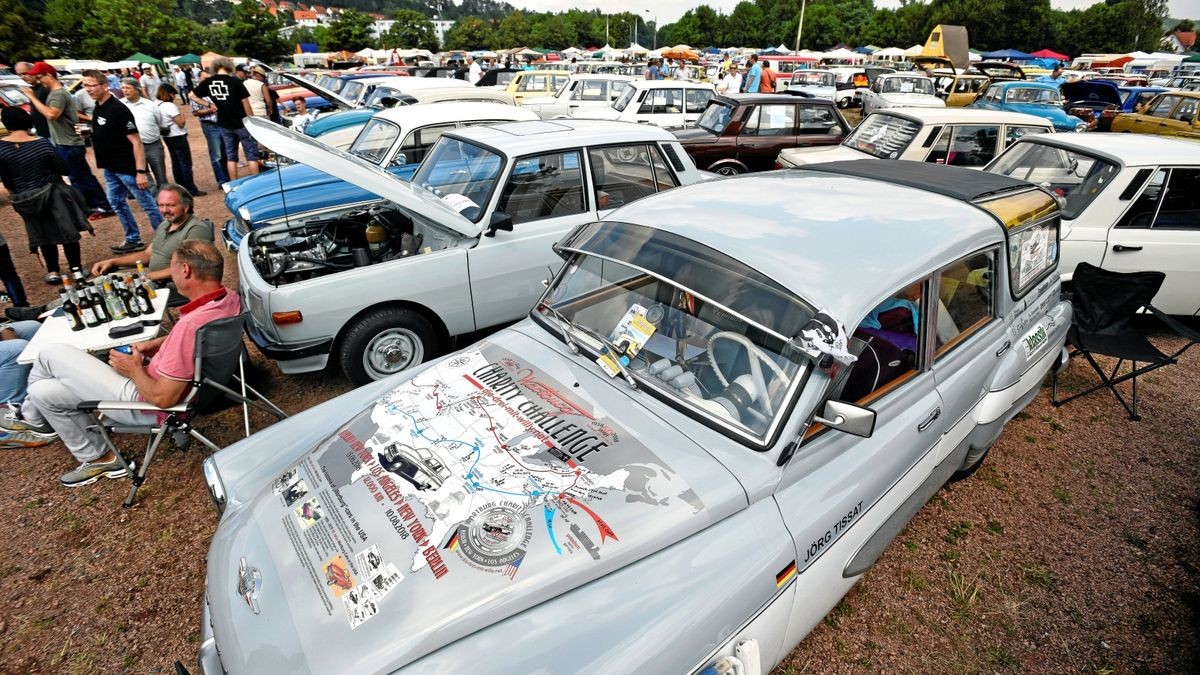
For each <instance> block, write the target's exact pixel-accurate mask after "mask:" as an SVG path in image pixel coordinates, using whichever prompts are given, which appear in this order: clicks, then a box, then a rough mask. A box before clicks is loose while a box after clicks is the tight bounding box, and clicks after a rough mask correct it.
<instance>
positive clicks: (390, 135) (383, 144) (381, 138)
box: [350, 119, 400, 166]
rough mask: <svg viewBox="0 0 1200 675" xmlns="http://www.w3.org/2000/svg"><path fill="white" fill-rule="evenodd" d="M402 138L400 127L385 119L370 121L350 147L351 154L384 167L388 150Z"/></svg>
mask: <svg viewBox="0 0 1200 675" xmlns="http://www.w3.org/2000/svg"><path fill="white" fill-rule="evenodd" d="M399 137H400V127H398V126H396V125H395V124H393V123H391V122H388V121H387V120H383V119H372V120H369V121H368V122H367V124H366V126H364V127H363V128H362V131H360V132H358V137H357V138H355V139H354V143H352V144H351V145H350V154H352V155H358V156H359V157H362V158H363V159H365V160H367V161H368V162H371V163H372V164H379V165H381V166H382V165H383V163H384V160H385V159H387V154H388V150H389V149H390V148H391V147H392V144H393V143H395V142H396V139H397V138H399Z"/></svg>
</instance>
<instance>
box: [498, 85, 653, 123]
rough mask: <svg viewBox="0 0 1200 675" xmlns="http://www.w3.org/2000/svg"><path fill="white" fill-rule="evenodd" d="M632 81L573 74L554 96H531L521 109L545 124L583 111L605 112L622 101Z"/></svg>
mask: <svg viewBox="0 0 1200 675" xmlns="http://www.w3.org/2000/svg"><path fill="white" fill-rule="evenodd" d="M632 81H633V78H632V77H630V76H628V75H609V74H602V73H585V74H579V73H576V74H574V75H571V76H570V79H569V80H567V82H566V84H564V85H563V86H562V87H560V88H559V90H558V93H556V94H554V95H553V96H530V97H528V98H524V99H522V100H521V106H522V107H524V108H527V109H529V110H532V111H533V112H535V113H537V114H538V116H539V117H541V118H542V119H544V120H549V119H561V118H565V117H571V116H572V115H573V114H574V113H575V111H576V110H580V109H582V108H607V107H609V106H611V105H612V104H613V101H615V100H617V99H618V98H620V97H621V93H622V92H623V91H625V87H627V86H629V83H630V82H632Z"/></svg>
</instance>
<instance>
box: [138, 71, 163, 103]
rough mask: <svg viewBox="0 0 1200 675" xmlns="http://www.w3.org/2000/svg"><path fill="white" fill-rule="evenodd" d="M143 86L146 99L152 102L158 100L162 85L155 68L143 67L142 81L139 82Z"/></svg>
mask: <svg viewBox="0 0 1200 675" xmlns="http://www.w3.org/2000/svg"><path fill="white" fill-rule="evenodd" d="M138 83H139V84H141V85H142V90H143V91H145V92H146V98H148V99H150V100H151V101H155V100H158V85H160V84H162V80H161V79H159V77H158V73H157V72H155V71H154V66H151V65H149V64H147V65H145V66H142V79H141V80H139V81H138Z"/></svg>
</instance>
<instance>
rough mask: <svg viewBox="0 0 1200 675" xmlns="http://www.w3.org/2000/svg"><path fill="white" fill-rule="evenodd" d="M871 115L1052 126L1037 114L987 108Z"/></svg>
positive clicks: (892, 110) (908, 110)
mask: <svg viewBox="0 0 1200 675" xmlns="http://www.w3.org/2000/svg"><path fill="white" fill-rule="evenodd" d="M871 115H895V116H897V117H907V118H909V119H912V120H916V121H918V122H921V123H922V124H953V123H955V122H975V123H982V122H994V123H997V124H1027V125H1032V126H1038V127H1047V128H1052V127H1053V126H1054V125H1053V124H1052V123H1051V122H1050V120H1048V119H1046V118H1044V117H1038V116H1037V115H1029V114H1026V113H1019V112H1010V111H1007V110H985V109H982V108H886V109H884V110H880V111H878V112H873V113H871Z"/></svg>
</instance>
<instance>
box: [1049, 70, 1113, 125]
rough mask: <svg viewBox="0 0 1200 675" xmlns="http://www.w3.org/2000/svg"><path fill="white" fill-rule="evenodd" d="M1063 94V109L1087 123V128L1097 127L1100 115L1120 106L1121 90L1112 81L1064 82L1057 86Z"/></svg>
mask: <svg viewBox="0 0 1200 675" xmlns="http://www.w3.org/2000/svg"><path fill="white" fill-rule="evenodd" d="M1059 91H1060V92H1061V93H1062V96H1063V101H1064V103H1063V109H1064V110H1066V111H1067V114H1069V115H1072V116H1074V117H1078V118H1079V119H1081V120H1083V121H1084V122H1087V123H1088V128H1089V129H1093V130H1094V129H1098V128H1099V126H1100V117H1101V115H1103V114H1104V113H1106V112H1114V111H1116V110H1117V108H1119V107H1120V106H1121V90H1120V89H1117V85H1115V84H1113V83H1112V82H1104V81H1103V80H1081V81H1078V82H1064V83H1063V84H1062V85H1060V86H1059Z"/></svg>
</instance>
